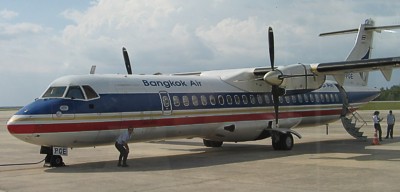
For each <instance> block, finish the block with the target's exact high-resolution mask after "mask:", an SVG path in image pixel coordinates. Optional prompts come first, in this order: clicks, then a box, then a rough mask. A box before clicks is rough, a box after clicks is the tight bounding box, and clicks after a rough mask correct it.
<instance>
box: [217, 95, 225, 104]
mask: <svg viewBox="0 0 400 192" xmlns="http://www.w3.org/2000/svg"><path fill="white" fill-rule="evenodd" d="M218 103H219V104H220V105H224V103H225V100H224V97H222V95H218Z"/></svg>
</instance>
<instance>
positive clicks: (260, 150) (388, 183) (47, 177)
mask: <svg viewBox="0 0 400 192" xmlns="http://www.w3.org/2000/svg"><path fill="white" fill-rule="evenodd" d="M14 112H15V111H0V164H1V165H4V164H10V163H12V164H14V163H30V162H39V161H41V160H42V159H44V155H40V154H39V148H40V147H39V146H35V145H31V144H27V143H24V142H22V141H20V140H18V139H16V138H14V137H13V136H11V135H10V134H9V133H8V131H7V129H6V122H7V120H8V118H10V117H11V115H12V114H13V113H14ZM360 114H361V115H362V117H364V119H365V120H367V123H368V124H367V125H366V126H365V127H363V128H362V130H363V131H364V132H365V135H367V136H368V137H369V138H368V140H367V141H358V140H355V139H353V138H352V137H351V136H350V135H348V134H347V132H346V131H345V130H344V128H343V127H342V125H341V123H340V121H337V122H336V123H332V124H330V125H329V134H328V135H327V134H326V127H325V126H318V127H310V128H304V129H296V131H298V132H299V133H300V134H302V136H303V138H302V139H297V138H295V146H294V148H293V150H291V151H274V150H273V149H272V146H271V139H265V140H261V141H253V142H244V143H224V145H223V147H221V148H207V147H204V146H203V143H202V140H201V139H190V140H172V141H162V142H154V143H135V144H130V147H131V154H130V155H129V159H128V164H129V165H130V167H128V168H121V167H117V166H116V164H117V161H116V159H117V158H118V152H117V150H116V149H115V148H114V146H104V147H96V148H77V149H72V150H69V156H67V157H64V162H65V163H66V165H67V166H65V167H59V168H50V167H43V163H39V164H32V165H22V166H0V192H3V191H56V190H57V191H152V192H153V191H192V192H193V191H230V192H234V191H285V192H287V191H307V192H308V191H385V192H388V191H400V182H398V181H399V177H400V176H399V173H400V136H398V135H400V127H397V126H395V128H394V129H395V130H394V134H395V138H394V139H387V140H385V139H384V141H383V142H381V145H371V142H372V137H373V125H372V122H371V118H372V111H361V112H360ZM381 114H382V117H383V116H384V115H386V112H383V111H382V112H381ZM394 114H395V115H397V116H398V117H400V111H394ZM382 127H383V133H384V135H385V134H386V125H385V122H383V124H382Z"/></svg>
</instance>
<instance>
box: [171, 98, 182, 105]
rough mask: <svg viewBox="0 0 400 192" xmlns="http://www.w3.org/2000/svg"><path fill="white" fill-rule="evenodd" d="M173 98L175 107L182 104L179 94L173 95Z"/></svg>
mask: <svg viewBox="0 0 400 192" xmlns="http://www.w3.org/2000/svg"><path fill="white" fill-rule="evenodd" d="M172 100H173V101H174V105H175V107H179V105H181V102H180V101H179V97H178V96H173V97H172Z"/></svg>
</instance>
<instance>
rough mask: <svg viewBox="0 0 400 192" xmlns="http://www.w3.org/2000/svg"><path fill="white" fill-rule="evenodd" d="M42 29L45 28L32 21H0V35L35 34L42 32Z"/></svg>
mask: <svg viewBox="0 0 400 192" xmlns="http://www.w3.org/2000/svg"><path fill="white" fill-rule="evenodd" d="M44 30H45V29H44V28H43V27H42V26H40V25H37V24H33V23H17V24H8V23H0V36H1V35H19V34H37V33H40V32H43V31H44Z"/></svg>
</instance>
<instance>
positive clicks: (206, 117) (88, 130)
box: [7, 19, 400, 167]
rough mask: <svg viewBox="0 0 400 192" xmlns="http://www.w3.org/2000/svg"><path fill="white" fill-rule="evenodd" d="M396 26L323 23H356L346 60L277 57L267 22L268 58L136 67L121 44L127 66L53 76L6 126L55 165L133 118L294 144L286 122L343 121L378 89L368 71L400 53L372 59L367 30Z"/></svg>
mask: <svg viewBox="0 0 400 192" xmlns="http://www.w3.org/2000/svg"><path fill="white" fill-rule="evenodd" d="M395 28H400V25H392V26H375V25H374V21H373V20H372V19H367V20H366V21H365V22H364V23H362V24H361V25H360V26H359V28H356V29H351V30H344V31H336V32H331V33H324V34H321V35H320V36H328V35H340V34H347V33H357V38H356V41H355V44H354V47H353V49H352V50H351V52H350V54H349V55H348V57H347V59H346V60H345V61H339V62H328V63H314V64H301V63H299V64H292V65H283V66H278V67H276V66H275V65H274V37H273V36H274V35H273V30H272V28H271V27H269V29H268V40H269V41H268V42H269V55H270V62H271V66H270V67H253V68H242V69H226V70H213V71H201V72H187V73H176V74H168V75H162V74H157V75H138V74H133V73H132V69H131V64H130V61H129V57H128V53H127V51H126V49H125V48H123V56H124V60H125V65H126V68H127V72H128V73H127V74H95V68H94V67H92V69H91V72H90V74H87V75H70V76H64V77H60V78H58V79H56V80H54V81H53V82H52V83H50V85H49V87H48V88H47V89H46V90H45V92H44V93H43V94H42V95H41V96H40V97H39V98H38V99H36V100H35V101H33V102H32V103H30V104H28V105H26V106H25V107H23V108H21V109H20V110H19V111H18V112H17V113H16V114H15V115H13V116H12V117H11V118H10V119H9V121H8V122H7V128H8V131H9V132H10V133H11V134H12V135H13V136H15V137H16V138H18V139H20V140H22V141H24V142H28V143H31V144H35V145H39V146H41V149H40V153H41V154H45V155H46V158H45V163H46V164H49V165H50V166H52V167H58V166H63V165H64V162H63V159H62V156H65V155H68V148H77V147H93V146H101V145H112V144H114V143H115V139H116V138H117V137H118V135H120V133H122V131H124V130H126V129H127V128H134V136H133V138H132V139H131V141H130V142H147V141H159V140H167V139H178V138H188V139H190V138H201V139H203V143H204V145H205V146H206V147H221V146H222V144H223V143H224V142H244V141H254V140H261V139H265V138H271V139H272V147H273V148H274V149H275V150H291V149H292V148H293V146H294V139H293V135H295V136H297V137H298V138H301V135H300V134H299V133H298V132H297V131H295V130H293V128H302V127H310V126H315V125H325V124H327V123H330V122H333V121H337V120H339V119H342V121H343V125H345V121H346V120H348V119H347V118H345V116H346V115H348V114H350V113H352V112H353V111H355V110H357V109H358V108H359V107H360V106H362V105H364V104H366V103H368V102H369V101H372V100H373V99H375V98H376V97H378V96H379V93H380V91H379V90H378V89H376V88H369V87H367V81H368V72H369V71H373V70H380V71H381V72H382V74H383V75H384V77H385V78H386V80H388V81H389V80H390V78H391V74H392V70H393V68H395V67H398V66H399V65H400V57H390V58H375V59H370V55H371V51H372V40H373V33H374V32H381V31H383V30H388V29H395ZM345 126H346V125H345ZM349 133H350V132H349ZM358 134H359V132H358ZM361 134H362V133H361ZM352 135H353V136H354V134H352ZM355 135H356V136H355V137H358V138H363V137H365V136H360V135H357V134H355Z"/></svg>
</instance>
